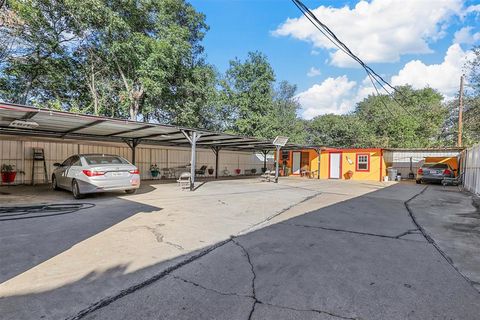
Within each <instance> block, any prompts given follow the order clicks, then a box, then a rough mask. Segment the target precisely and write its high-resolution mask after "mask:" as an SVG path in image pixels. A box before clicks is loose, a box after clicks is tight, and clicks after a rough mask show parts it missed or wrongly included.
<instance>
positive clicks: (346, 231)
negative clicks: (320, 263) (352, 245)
mask: <svg viewBox="0 0 480 320" xmlns="http://www.w3.org/2000/svg"><path fill="white" fill-rule="evenodd" d="M279 223H281V224H284V225H287V226H294V227H301V228H313V229H321V230H328V231H334V232H344V233H351V234H357V235H361V236H370V237H379V238H387V239H392V240H402V241H415V240H410V239H402V238H399V236H387V235H384V234H376V233H369V232H361V231H354V230H346V229H338V228H329V227H321V226H309V225H303V224H294V223H287V222H279ZM407 232H408V231H407ZM402 235H403V234H402ZM402 235H400V236H402Z"/></svg>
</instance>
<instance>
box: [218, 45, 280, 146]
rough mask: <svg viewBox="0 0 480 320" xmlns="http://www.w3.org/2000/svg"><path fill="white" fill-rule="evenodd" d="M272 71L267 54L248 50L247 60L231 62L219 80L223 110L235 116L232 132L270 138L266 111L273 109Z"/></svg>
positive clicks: (273, 80) (273, 76) (267, 112)
mask: <svg viewBox="0 0 480 320" xmlns="http://www.w3.org/2000/svg"><path fill="white" fill-rule="evenodd" d="M274 82H275V74H274V72H273V69H272V67H271V66H270V64H269V63H268V60H267V57H266V56H265V55H263V54H261V53H259V52H250V53H248V57H247V59H246V60H245V61H244V62H242V61H240V60H239V59H235V60H232V61H230V67H229V69H228V70H227V71H226V74H225V78H224V80H223V81H222V91H223V92H222V93H223V95H224V98H223V101H224V103H225V104H226V105H227V106H226V107H225V109H227V110H231V113H232V114H233V115H234V119H232V120H233V124H232V125H229V126H228V127H231V129H233V131H234V132H236V133H239V134H242V135H246V136H259V137H263V138H270V137H269V136H270V134H269V132H268V129H267V126H268V119H269V117H268V114H269V112H270V110H272V108H273V85H274Z"/></svg>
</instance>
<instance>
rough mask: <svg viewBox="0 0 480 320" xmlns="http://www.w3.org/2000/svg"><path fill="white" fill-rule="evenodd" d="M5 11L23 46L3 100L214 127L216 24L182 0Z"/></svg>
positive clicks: (3, 76) (28, 2) (0, 73)
mask: <svg viewBox="0 0 480 320" xmlns="http://www.w3.org/2000/svg"><path fill="white" fill-rule="evenodd" d="M7 7H8V10H9V12H11V13H13V14H14V16H15V17H18V20H19V21H21V23H20V24H19V25H20V28H18V30H16V29H14V28H12V27H10V26H7V27H6V28H1V29H2V30H1V31H2V32H3V33H2V34H7V33H8V35H11V36H12V37H14V38H15V40H16V42H17V43H18V45H16V46H15V52H12V53H9V54H8V56H7V57H6V59H5V63H3V64H2V63H1V62H0V97H1V98H2V99H4V100H8V101H13V102H21V103H28V104H35V103H37V104H43V105H45V104H47V103H49V104H52V105H53V104H55V105H57V104H58V103H60V105H61V107H62V108H63V109H66V110H80V111H82V112H88V113H94V114H104V115H110V116H116V117H125V118H126V117H129V118H131V119H135V120H136V119H143V120H144V121H149V120H159V121H168V122H170V123H174V124H182V125H195V126H197V125H205V126H211V124H210V123H208V119H206V118H203V117H202V114H203V113H204V109H205V108H210V107H211V104H212V101H211V99H212V88H215V86H216V81H217V79H216V72H215V71H214V70H213V68H212V67H211V66H209V65H207V64H206V63H205V61H204V57H203V47H202V45H201V40H202V39H203V36H204V34H205V32H206V30H207V29H208V27H207V25H206V24H205V16H204V15H203V14H201V13H198V12H196V11H195V10H194V8H193V7H192V6H191V5H190V4H188V3H186V2H185V1H184V0H135V1H134V0H112V1H103V0H84V1H77V0H9V1H8V5H7ZM1 21H3V20H0V22H1ZM0 54H1V52H0ZM53 101H56V102H55V103H53Z"/></svg>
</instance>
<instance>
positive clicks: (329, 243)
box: [0, 184, 480, 320]
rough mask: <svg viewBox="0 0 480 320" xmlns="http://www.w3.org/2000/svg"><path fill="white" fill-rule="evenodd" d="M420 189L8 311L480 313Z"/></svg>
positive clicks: (116, 314)
mask: <svg viewBox="0 0 480 320" xmlns="http://www.w3.org/2000/svg"><path fill="white" fill-rule="evenodd" d="M422 189H423V187H422V186H415V185H402V184H397V185H395V186H391V187H388V188H385V189H382V190H379V191H375V192H372V193H369V194H365V195H362V196H359V197H356V198H353V199H350V200H346V201H343V202H339V203H336V204H334V205H331V206H329V207H325V208H321V209H318V210H315V211H312V212H309V213H305V214H303V215H301V216H298V217H295V218H291V219H289V220H286V221H283V222H280V223H277V224H274V225H271V226H268V227H265V228H263V229H259V230H256V231H254V232H251V233H248V234H246V235H243V236H239V237H235V238H232V239H228V240H226V241H224V242H221V243H218V244H217V245H215V246H214V247H209V248H207V249H205V251H199V252H195V253H192V254H191V255H185V256H179V257H177V258H175V259H173V260H170V261H164V262H162V263H159V264H156V265H153V266H150V267H147V268H144V269H141V270H137V271H135V272H130V273H126V272H127V271H126V268H127V266H123V265H119V266H117V267H115V268H112V269H109V270H107V271H105V272H99V273H92V274H89V275H88V276H86V277H84V278H82V279H80V280H78V281H76V282H74V283H70V284H66V285H64V286H62V287H60V288H57V289H54V290H51V291H46V292H39V293H31V294H24V295H18V296H9V297H4V298H2V299H0V309H2V312H3V315H4V318H5V319H29V318H32V317H33V316H35V317H37V318H40V317H42V318H48V319H58V318H65V317H67V318H68V317H69V319H81V318H82V319H159V318H161V319H278V318H282V319H299V318H301V319H330V320H333V319H338V318H340V319H390V320H394V319H440V318H441V319H475V318H477V317H478V314H480V304H478V299H479V294H478V292H477V291H476V290H475V289H474V288H473V287H472V286H470V284H469V283H468V282H467V281H465V280H464V279H463V278H462V277H461V276H460V275H459V274H458V273H457V271H456V270H455V269H453V268H452V267H451V265H450V264H448V263H447V261H446V260H445V259H443V257H442V256H441V255H440V254H439V253H438V252H437V251H436V249H435V248H434V247H433V246H432V245H431V243H429V242H427V241H426V240H425V238H423V237H422V236H421V235H419V234H418V232H419V230H417V229H416V227H415V225H414V223H413V222H412V220H411V218H410V216H409V213H408V211H407V209H406V207H405V203H406V201H408V200H409V199H411V198H412V197H414V196H416V195H417V194H418V193H419V192H421V191H422ZM74 216H75V215H74ZM40 220H46V219H40ZM106 292H110V293H109V294H106Z"/></svg>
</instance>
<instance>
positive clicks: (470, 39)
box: [453, 27, 480, 44]
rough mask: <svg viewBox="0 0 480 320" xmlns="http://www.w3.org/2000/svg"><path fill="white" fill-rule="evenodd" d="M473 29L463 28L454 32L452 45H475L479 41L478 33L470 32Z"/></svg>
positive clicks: (479, 34) (479, 33)
mask: <svg viewBox="0 0 480 320" xmlns="http://www.w3.org/2000/svg"><path fill="white" fill-rule="evenodd" d="M472 30H473V27H463V28H462V29H460V30H458V31H457V32H455V36H454V40H453V42H454V43H458V44H475V43H477V42H478V41H480V32H475V33H473V32H472Z"/></svg>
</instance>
